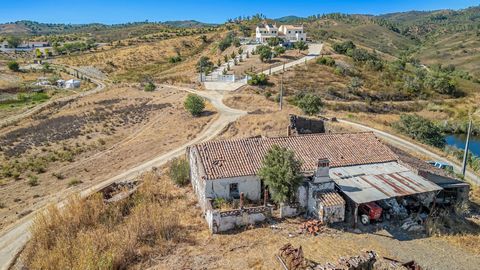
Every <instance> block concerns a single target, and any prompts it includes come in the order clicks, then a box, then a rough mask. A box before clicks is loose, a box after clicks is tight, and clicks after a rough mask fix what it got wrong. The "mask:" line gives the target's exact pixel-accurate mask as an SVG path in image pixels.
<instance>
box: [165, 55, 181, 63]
mask: <svg viewBox="0 0 480 270" xmlns="http://www.w3.org/2000/svg"><path fill="white" fill-rule="evenodd" d="M168 62H169V63H171V64H175V63H178V62H182V57H180V55H176V56H172V57H170V58H168Z"/></svg>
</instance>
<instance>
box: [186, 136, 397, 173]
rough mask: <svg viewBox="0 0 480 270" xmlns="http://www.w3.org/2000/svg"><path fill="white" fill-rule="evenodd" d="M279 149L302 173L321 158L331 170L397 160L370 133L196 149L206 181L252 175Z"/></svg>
mask: <svg viewBox="0 0 480 270" xmlns="http://www.w3.org/2000/svg"><path fill="white" fill-rule="evenodd" d="M273 145H279V146H282V147H286V148H288V149H290V150H292V151H294V152H295V155H296V157H297V158H298V159H300V160H301V161H302V171H303V172H304V173H310V172H313V171H314V170H315V169H316V168H317V162H318V159H320V158H328V159H329V161H330V167H340V166H352V165H358V164H370V163H379V162H388V161H393V160H397V158H398V157H397V155H395V153H393V151H391V150H390V148H388V147H387V146H386V145H384V144H383V143H382V142H380V141H379V140H378V138H377V137H376V136H375V135H374V134H373V133H371V132H363V133H334V134H310V135H301V136H295V137H279V138H248V139H237V140H224V141H210V142H206V143H202V144H198V145H195V146H193V147H195V148H196V149H197V150H198V152H199V155H200V159H201V161H202V164H203V165H204V168H205V173H206V179H208V180H211V179H220V178H229V177H238V176H247V175H255V174H257V172H258V170H259V169H260V167H261V165H262V161H263V158H264V156H265V154H266V153H267V151H268V150H269V149H270V148H271V147H272V146H273Z"/></svg>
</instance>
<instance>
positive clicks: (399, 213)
mask: <svg viewBox="0 0 480 270" xmlns="http://www.w3.org/2000/svg"><path fill="white" fill-rule="evenodd" d="M381 206H382V208H384V209H388V214H390V215H391V216H394V217H398V218H400V219H403V218H406V217H408V211H407V209H406V208H405V207H404V206H403V205H401V204H399V203H398V202H397V199H395V198H392V199H388V200H384V201H383V202H382V205H381Z"/></svg>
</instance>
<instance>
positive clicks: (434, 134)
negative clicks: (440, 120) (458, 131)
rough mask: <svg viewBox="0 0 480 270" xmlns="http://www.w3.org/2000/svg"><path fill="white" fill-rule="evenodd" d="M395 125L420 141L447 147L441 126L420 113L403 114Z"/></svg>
mask: <svg viewBox="0 0 480 270" xmlns="http://www.w3.org/2000/svg"><path fill="white" fill-rule="evenodd" d="M393 127H394V128H395V129H397V130H398V131H400V132H402V133H404V134H405V135H408V136H410V137H411V138H413V139H415V140H418V141H420V142H423V143H426V144H429V145H431V146H434V147H438V148H443V147H445V144H446V141H445V137H444V135H443V134H442V131H441V129H440V127H438V126H437V125H435V123H433V122H432V121H430V120H428V119H426V118H423V117H421V116H419V115H416V114H402V115H400V120H399V121H398V122H396V123H394V124H393Z"/></svg>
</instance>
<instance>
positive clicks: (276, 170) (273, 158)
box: [258, 145, 303, 203]
mask: <svg viewBox="0 0 480 270" xmlns="http://www.w3.org/2000/svg"><path fill="white" fill-rule="evenodd" d="M301 165H302V163H301V161H300V160H298V159H296V158H295V154H294V152H293V151H291V150H288V149H287V148H284V147H280V146H278V145H273V146H272V148H270V149H269V150H268V152H267V154H266V155H265V158H264V159H263V161H262V167H261V168H260V170H259V172H258V175H259V176H260V179H262V180H263V181H264V182H265V184H266V185H268V187H269V188H270V190H271V193H272V199H273V200H274V201H275V202H277V203H282V202H290V201H292V200H294V199H295V193H296V192H297V188H298V187H299V186H300V184H301V183H302V180H303V176H302V174H301V172H300V169H301Z"/></svg>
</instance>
